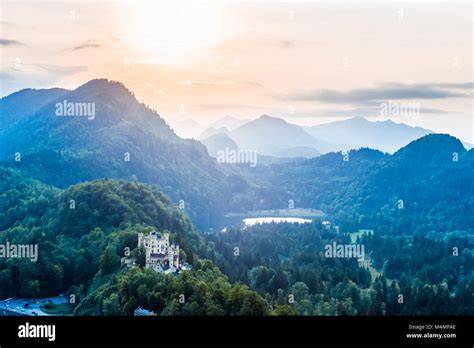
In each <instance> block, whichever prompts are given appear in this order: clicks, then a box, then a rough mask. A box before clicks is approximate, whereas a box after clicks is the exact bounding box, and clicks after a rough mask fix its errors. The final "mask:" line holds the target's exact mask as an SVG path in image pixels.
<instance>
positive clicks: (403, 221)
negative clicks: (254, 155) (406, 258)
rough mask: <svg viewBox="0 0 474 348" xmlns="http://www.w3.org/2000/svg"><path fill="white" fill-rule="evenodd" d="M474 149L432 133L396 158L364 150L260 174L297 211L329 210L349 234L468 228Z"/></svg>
mask: <svg viewBox="0 0 474 348" xmlns="http://www.w3.org/2000/svg"><path fill="white" fill-rule="evenodd" d="M472 173H474V151H473V150H472V149H471V150H469V151H466V149H465V148H464V147H463V145H462V143H461V142H460V141H459V140H458V139H456V138H454V137H452V136H449V135H444V134H430V135H427V136H424V137H423V138H420V139H418V140H416V141H414V142H412V143H410V144H408V145H407V146H405V147H404V148H402V149H400V150H399V151H398V152H396V153H395V154H393V155H388V154H383V153H381V152H379V151H376V150H371V149H360V150H352V151H349V152H348V153H346V154H345V153H330V154H327V155H323V156H321V157H318V158H314V159H309V160H303V161H294V162H293V163H291V164H273V165H269V166H260V167H258V168H257V169H256V175H255V180H256V181H257V182H258V181H259V180H261V181H264V180H268V178H272V182H273V184H274V185H275V186H276V187H279V188H280V189H283V190H285V191H286V192H287V195H288V199H293V200H294V201H295V205H296V206H303V207H312V208H318V209H321V210H323V211H324V212H326V213H328V214H330V215H331V216H332V217H333V218H335V219H337V220H339V222H341V223H342V224H343V225H346V226H347V229H348V230H353V229H356V228H369V227H376V226H380V225H385V226H390V228H394V229H396V230H401V229H407V228H408V229H410V230H411V231H419V232H421V233H427V232H430V231H448V230H455V229H459V230H470V231H471V232H472V229H473V226H474V217H473V215H472V214H471V213H470V212H472V211H473V210H474V179H473V175H472Z"/></svg>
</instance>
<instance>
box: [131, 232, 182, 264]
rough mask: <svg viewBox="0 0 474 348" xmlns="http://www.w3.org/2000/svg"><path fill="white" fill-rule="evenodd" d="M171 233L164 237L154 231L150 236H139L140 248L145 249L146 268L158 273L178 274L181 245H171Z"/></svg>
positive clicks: (141, 234) (165, 234)
mask: <svg viewBox="0 0 474 348" xmlns="http://www.w3.org/2000/svg"><path fill="white" fill-rule="evenodd" d="M169 237H170V235H169V233H166V232H164V233H163V234H162V235H160V234H159V233H157V232H155V231H153V232H150V233H149V234H148V235H146V236H145V235H144V234H143V233H139V234H138V247H143V248H144V249H145V255H146V258H145V268H151V269H153V270H154V271H156V272H172V273H174V272H176V271H179V270H180V268H181V267H180V265H179V245H174V244H170V241H169Z"/></svg>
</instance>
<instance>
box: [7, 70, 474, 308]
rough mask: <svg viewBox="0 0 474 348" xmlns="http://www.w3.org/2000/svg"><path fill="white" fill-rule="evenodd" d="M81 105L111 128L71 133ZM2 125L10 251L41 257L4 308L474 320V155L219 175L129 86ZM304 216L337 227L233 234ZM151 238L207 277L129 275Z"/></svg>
mask: <svg viewBox="0 0 474 348" xmlns="http://www.w3.org/2000/svg"><path fill="white" fill-rule="evenodd" d="M66 97H67V99H68V100H69V101H76V100H89V101H91V102H94V103H95V104H96V111H97V113H98V115H100V117H97V118H96V119H95V120H94V122H87V121H86V122H83V121H84V120H83V119H79V118H61V117H55V115H54V107H53V106H54V103H55V102H56V101H57V100H59V99H61V98H66ZM0 110H2V114H1V115H0V125H1V127H0V139H1V145H2V146H0V244H4V243H6V242H10V243H15V244H37V245H38V246H39V258H38V261H37V262H31V261H30V260H27V259H16V258H4V257H3V258H0V298H7V297H45V296H56V295H57V294H58V293H65V294H69V295H70V294H74V295H75V296H76V298H77V302H76V303H75V308H74V311H75V313H76V314H85V315H87V314H92V315H99V314H124V315H130V314H132V312H133V309H134V307H136V306H142V307H145V308H150V309H152V310H154V311H155V312H156V313H158V314H163V315H166V314H169V315H171V314H183V315H191V314H222V315H243V314H256V315H263V314H269V315H273V314H277V315H292V314H300V315H373V314H388V315H391V314H395V315H397V314H472V313H474V308H473V305H474V301H473V298H472V294H473V281H474V273H473V272H474V271H473V269H474V267H473V266H474V264H473V243H474V240H473V235H474V214H472V212H473V211H474V180H473V176H472V173H474V150H473V149H471V150H469V151H467V150H466V149H465V148H464V147H463V145H462V143H461V142H460V141H459V140H458V139H456V138H454V137H452V136H449V135H443V134H430V135H427V136H424V137H422V138H420V139H418V140H416V141H413V142H412V143H410V144H408V145H407V146H405V147H404V148H402V149H400V150H399V151H397V152H396V153H394V154H393V155H389V154H386V153H382V152H380V151H377V150H373V149H367V148H362V149H358V150H351V151H349V152H347V153H341V152H339V153H328V154H325V155H322V156H319V157H316V158H310V159H302V158H293V159H285V160H281V161H280V160H275V159H274V158H270V157H267V158H264V157H262V158H261V162H260V159H259V164H258V165H257V166H256V167H249V166H248V165H236V164H219V163H217V161H216V160H215V159H213V158H212V157H210V156H209V155H208V153H207V151H206V149H205V147H204V146H203V145H202V144H201V143H200V142H198V141H196V140H189V139H188V140H184V139H181V138H179V137H178V136H176V134H174V132H173V131H172V130H171V129H170V127H169V126H168V125H167V124H166V122H165V121H164V120H163V119H162V118H161V117H160V116H159V115H158V114H157V113H156V112H155V111H154V110H152V109H151V108H149V107H148V106H147V105H144V104H143V103H140V102H138V101H137V100H136V98H135V97H134V95H133V94H132V93H131V92H130V91H129V90H128V89H126V87H125V86H123V85H122V84H120V83H117V82H112V81H108V80H102V79H100V80H92V81H90V82H88V83H86V84H85V85H83V86H81V87H79V88H77V89H75V90H73V91H68V90H63V89H51V90H24V91H20V92H18V93H14V94H12V95H10V96H7V97H5V98H2V99H0ZM289 201H291V202H293V203H294V206H295V207H297V208H312V209H319V210H322V211H323V212H324V214H325V216H324V218H323V219H324V220H327V221H329V222H330V225H327V224H326V225H322V224H321V221H319V220H315V221H313V222H312V223H311V224H304V225H291V224H269V225H262V226H253V227H245V228H243V227H242V226H233V227H232V226H228V228H227V229H226V230H224V231H225V232H222V233H221V232H218V231H219V230H220V228H218V227H220V226H221V225H222V224H223V223H225V219H224V217H225V215H226V214H227V213H234V214H235V213H240V214H244V215H245V214H246V213H248V212H249V211H254V210H261V209H280V208H288V202H289ZM328 226H329V227H328ZM336 226H337V228H336ZM151 229H155V230H157V231H159V232H164V231H169V232H170V234H171V240H172V241H173V242H176V243H178V244H179V245H180V259H181V260H182V261H184V262H187V263H189V264H190V265H191V266H192V267H191V270H188V271H183V272H182V273H181V274H179V275H169V274H167V275H163V274H156V273H154V272H151V271H149V270H145V269H143V267H140V268H135V269H126V268H121V266H120V258H121V257H123V256H124V250H125V249H126V248H129V249H130V250H131V251H132V253H133V256H135V257H136V258H137V259H142V258H143V252H142V251H141V250H140V249H138V248H137V234H138V233H140V232H146V231H150V230H151ZM361 230H370V231H371V232H370V233H369V232H366V233H361V232H360V231H361ZM211 231H213V232H212V233H211ZM332 242H337V243H343V244H346V245H347V244H354V243H355V244H357V245H363V246H364V247H365V253H366V255H367V262H368V264H364V263H362V264H361V263H359V262H358V261H357V260H356V259H353V258H347V259H345V258H327V257H325V256H324V254H323V250H324V247H325V246H326V245H328V244H330V243H332ZM180 295H183V296H184V298H185V299H186V300H185V302H183V303H181V302H179V301H178V299H177V296H180ZM176 301H178V302H176Z"/></svg>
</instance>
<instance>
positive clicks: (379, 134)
mask: <svg viewBox="0 0 474 348" xmlns="http://www.w3.org/2000/svg"><path fill="white" fill-rule="evenodd" d="M304 129H305V130H306V131H307V132H308V133H309V134H310V135H312V136H314V137H315V138H318V139H322V140H326V141H333V142H335V143H339V144H344V145H346V146H348V147H350V148H353V149H358V148H361V147H369V148H373V149H377V150H381V151H384V152H389V153H393V152H395V151H397V150H398V149H399V148H401V147H402V146H405V145H407V144H408V143H410V142H411V141H413V140H416V139H418V138H420V137H422V136H424V135H426V134H429V133H431V131H430V130H427V129H423V128H420V127H410V126H407V125H405V124H402V123H395V122H393V121H390V120H387V121H376V122H371V121H368V120H366V119H365V118H363V117H353V118H351V119H348V120H344V121H336V122H331V123H327V124H321V125H318V126H313V127H305V128H304Z"/></svg>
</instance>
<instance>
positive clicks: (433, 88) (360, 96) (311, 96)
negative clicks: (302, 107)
mask: <svg viewBox="0 0 474 348" xmlns="http://www.w3.org/2000/svg"><path fill="white" fill-rule="evenodd" d="M470 85H471V86H472V84H471V83H456V84H413V85H408V84H399V83H389V84H383V85H380V86H378V87H373V88H356V89H352V90H348V91H337V90H332V89H317V90H313V91H309V92H302V93H297V94H294V95H292V96H291V98H292V99H295V100H300V101H320V102H324V103H332V104H368V103H373V102H379V101H383V100H400V99H444V98H456V97H467V96H469V94H466V93H463V92H459V91H450V90H449V89H448V88H449V87H450V88H451V89H453V88H456V89H461V88H468V87H469V86H470Z"/></svg>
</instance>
